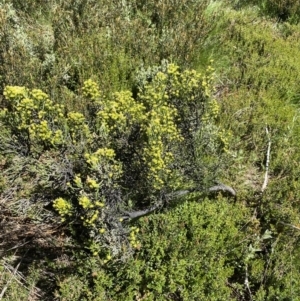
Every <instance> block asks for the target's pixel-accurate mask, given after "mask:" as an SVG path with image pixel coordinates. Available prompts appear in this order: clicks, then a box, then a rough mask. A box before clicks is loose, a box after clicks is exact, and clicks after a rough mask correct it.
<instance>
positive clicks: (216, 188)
mask: <svg viewBox="0 0 300 301" xmlns="http://www.w3.org/2000/svg"><path fill="white" fill-rule="evenodd" d="M208 191H209V192H218V191H223V192H227V193H229V194H230V195H231V196H234V197H235V196H236V192H235V190H234V189H233V188H232V187H230V186H227V185H225V184H223V183H218V185H215V186H212V187H210V188H209V189H208Z"/></svg>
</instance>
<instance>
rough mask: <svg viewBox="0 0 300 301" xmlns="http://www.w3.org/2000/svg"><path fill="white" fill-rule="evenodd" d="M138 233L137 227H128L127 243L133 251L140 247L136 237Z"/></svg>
mask: <svg viewBox="0 0 300 301" xmlns="http://www.w3.org/2000/svg"><path fill="white" fill-rule="evenodd" d="M138 232H139V228H138V227H130V235H129V242H130V245H131V246H132V247H133V248H135V249H138V248H139V246H140V242H139V241H138V240H137V237H136V235H137V233H138Z"/></svg>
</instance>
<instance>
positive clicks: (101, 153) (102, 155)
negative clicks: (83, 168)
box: [84, 147, 115, 169]
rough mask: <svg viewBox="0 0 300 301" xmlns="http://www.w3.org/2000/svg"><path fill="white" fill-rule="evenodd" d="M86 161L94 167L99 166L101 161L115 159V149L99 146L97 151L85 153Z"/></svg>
mask: <svg viewBox="0 0 300 301" xmlns="http://www.w3.org/2000/svg"><path fill="white" fill-rule="evenodd" d="M84 157H85V159H86V162H87V163H88V164H89V165H90V166H91V167H92V168H94V169H95V168H97V166H98V164H99V163H100V162H101V161H105V160H106V161H113V160H114V158H115V151H114V150H113V149H111V148H106V147H104V148H99V149H98V150H97V151H96V152H94V153H92V154H89V153H86V154H85V155H84Z"/></svg>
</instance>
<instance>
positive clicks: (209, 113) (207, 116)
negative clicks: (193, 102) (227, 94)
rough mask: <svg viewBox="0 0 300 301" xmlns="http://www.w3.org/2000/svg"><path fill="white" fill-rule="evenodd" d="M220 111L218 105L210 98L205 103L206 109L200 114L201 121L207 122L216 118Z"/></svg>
mask: <svg viewBox="0 0 300 301" xmlns="http://www.w3.org/2000/svg"><path fill="white" fill-rule="evenodd" d="M219 113H220V106H219V104H218V102H217V101H216V100H215V99H212V100H210V101H209V102H208V104H207V110H206V112H205V113H204V114H203V116H202V121H203V122H205V123H207V122H209V121H210V120H212V119H216V118H217V117H218V116H219Z"/></svg>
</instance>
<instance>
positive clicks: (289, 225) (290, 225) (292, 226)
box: [279, 222, 300, 230]
mask: <svg viewBox="0 0 300 301" xmlns="http://www.w3.org/2000/svg"><path fill="white" fill-rule="evenodd" d="M279 224H282V225H284V226H288V227H291V228H293V229H296V230H300V228H299V227H297V226H294V225H292V224H287V223H284V222H279Z"/></svg>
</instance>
